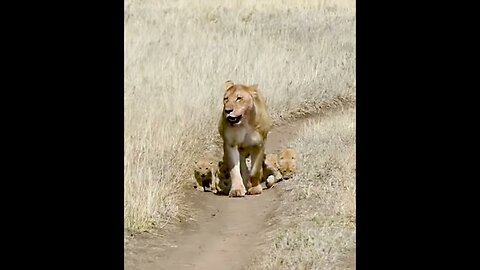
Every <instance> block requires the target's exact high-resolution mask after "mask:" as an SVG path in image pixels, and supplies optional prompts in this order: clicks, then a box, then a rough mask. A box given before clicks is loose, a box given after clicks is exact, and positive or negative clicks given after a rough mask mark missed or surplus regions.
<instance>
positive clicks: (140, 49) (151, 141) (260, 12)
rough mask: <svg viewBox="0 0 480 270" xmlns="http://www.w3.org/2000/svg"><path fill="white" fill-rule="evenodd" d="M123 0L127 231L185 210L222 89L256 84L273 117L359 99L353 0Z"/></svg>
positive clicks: (213, 138) (208, 146) (210, 143)
mask: <svg viewBox="0 0 480 270" xmlns="http://www.w3.org/2000/svg"><path fill="white" fill-rule="evenodd" d="M329 2H330V1H293V0H289V1H286V0H284V1H273V2H272V1H253V0H250V1H220V0H211V1H188V0H178V1H152V0H146V1H139V0H126V1H125V19H124V23H125V38H124V45H125V52H124V63H125V66H124V75H125V82H124V93H125V94H124V95H125V111H124V114H125V131H124V132H125V134H124V137H125V154H124V157H125V167H124V177H125V178H124V189H125V194H124V195H125V199H124V201H125V203H124V214H125V228H126V229H129V230H134V231H138V230H148V229H149V228H151V227H152V226H154V225H160V226H161V224H165V223H166V222H168V221H169V220H171V219H174V218H176V217H178V215H179V214H181V213H183V210H185V209H184V206H183V205H184V204H183V203H182V201H183V200H184V199H185V198H184V197H183V196H184V193H183V192H182V187H183V186H184V183H186V182H188V181H190V180H191V171H190V168H191V167H190V164H191V163H192V161H193V159H195V158H197V157H199V156H200V155H202V154H203V153H205V151H210V150H211V151H213V150H212V149H214V148H215V147H216V142H218V139H219V136H218V134H217V128H216V124H217V121H218V117H219V112H220V110H221V101H222V92H221V85H222V84H223V82H224V81H226V80H233V81H234V82H238V83H245V84H253V83H257V84H259V87H260V89H261V90H263V91H264V93H265V96H266V99H267V103H268V106H269V108H270V113H271V115H272V117H273V119H274V121H277V120H278V119H280V116H284V115H288V114H289V113H291V112H295V111H296V110H299V109H300V108H302V107H305V106H312V105H314V103H315V102H322V101H326V100H329V99H332V98H335V97H345V96H347V97H351V96H354V95H355V90H354V80H355V8H354V6H355V5H354V2H353V1H339V2H338V3H341V5H338V6H335V5H332V4H329Z"/></svg>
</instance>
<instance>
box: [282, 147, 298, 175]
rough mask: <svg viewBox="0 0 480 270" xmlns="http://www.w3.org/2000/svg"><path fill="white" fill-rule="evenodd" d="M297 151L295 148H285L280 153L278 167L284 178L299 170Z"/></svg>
mask: <svg viewBox="0 0 480 270" xmlns="http://www.w3.org/2000/svg"><path fill="white" fill-rule="evenodd" d="M296 158H297V153H296V151H295V149H293V148H286V149H283V150H282V151H281V152H280V154H279V155H278V167H279V170H280V173H281V174H282V179H283V180H288V179H290V178H292V177H293V175H294V174H295V173H296V171H297V162H296Z"/></svg>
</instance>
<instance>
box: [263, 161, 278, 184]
mask: <svg viewBox="0 0 480 270" xmlns="http://www.w3.org/2000/svg"><path fill="white" fill-rule="evenodd" d="M270 176H273V177H270ZM272 178H273V180H272ZM281 180H282V174H281V173H280V168H279V165H278V155H277V154H267V155H266V156H265V160H264V162H263V177H262V182H265V185H266V186H267V188H271V187H272V186H273V184H275V183H277V182H279V181H281Z"/></svg>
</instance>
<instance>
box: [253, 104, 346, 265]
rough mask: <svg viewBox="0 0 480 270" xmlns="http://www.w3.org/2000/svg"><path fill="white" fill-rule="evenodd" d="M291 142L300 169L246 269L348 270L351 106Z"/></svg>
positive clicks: (309, 126) (312, 125)
mask: <svg viewBox="0 0 480 270" xmlns="http://www.w3.org/2000/svg"><path fill="white" fill-rule="evenodd" d="M300 134H301V135H300V136H299V138H298V139H297V140H296V141H294V142H293V143H292V146H293V147H294V148H296V149H297V151H298V152H299V161H300V164H301V165H302V168H301V171H300V172H299V174H298V175H297V176H296V177H295V178H294V179H292V180H289V181H285V182H283V184H281V185H279V187H281V188H282V189H285V190H286V191H285V192H284V193H283V195H282V199H281V203H280V205H279V208H278V210H277V212H276V213H275V218H274V220H271V224H275V225H274V227H273V228H272V230H271V231H270V232H268V233H267V235H268V239H269V240H268V241H267V242H266V243H265V244H264V246H263V247H262V248H261V250H262V251H263V253H262V254H260V255H259V256H258V258H256V259H254V263H253V264H251V265H250V266H249V267H248V269H250V270H256V269H352V268H354V260H353V258H354V254H355V233H356V230H355V219H356V214H355V209H356V207H355V110H354V109H350V110H348V111H344V112H341V113H337V114H335V115H332V116H330V117H328V118H325V119H324V120H322V121H320V122H311V123H309V124H306V125H305V127H304V130H303V131H302V132H301V133H300Z"/></svg>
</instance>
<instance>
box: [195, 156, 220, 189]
mask: <svg viewBox="0 0 480 270" xmlns="http://www.w3.org/2000/svg"><path fill="white" fill-rule="evenodd" d="M194 164H195V167H194V176H195V180H196V183H195V185H194V186H193V187H194V188H196V189H197V190H200V191H205V192H207V191H211V187H212V183H213V182H214V181H215V172H216V171H217V166H216V165H215V162H214V161H212V160H209V159H205V158H202V159H199V160H197V161H195V162H194Z"/></svg>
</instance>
